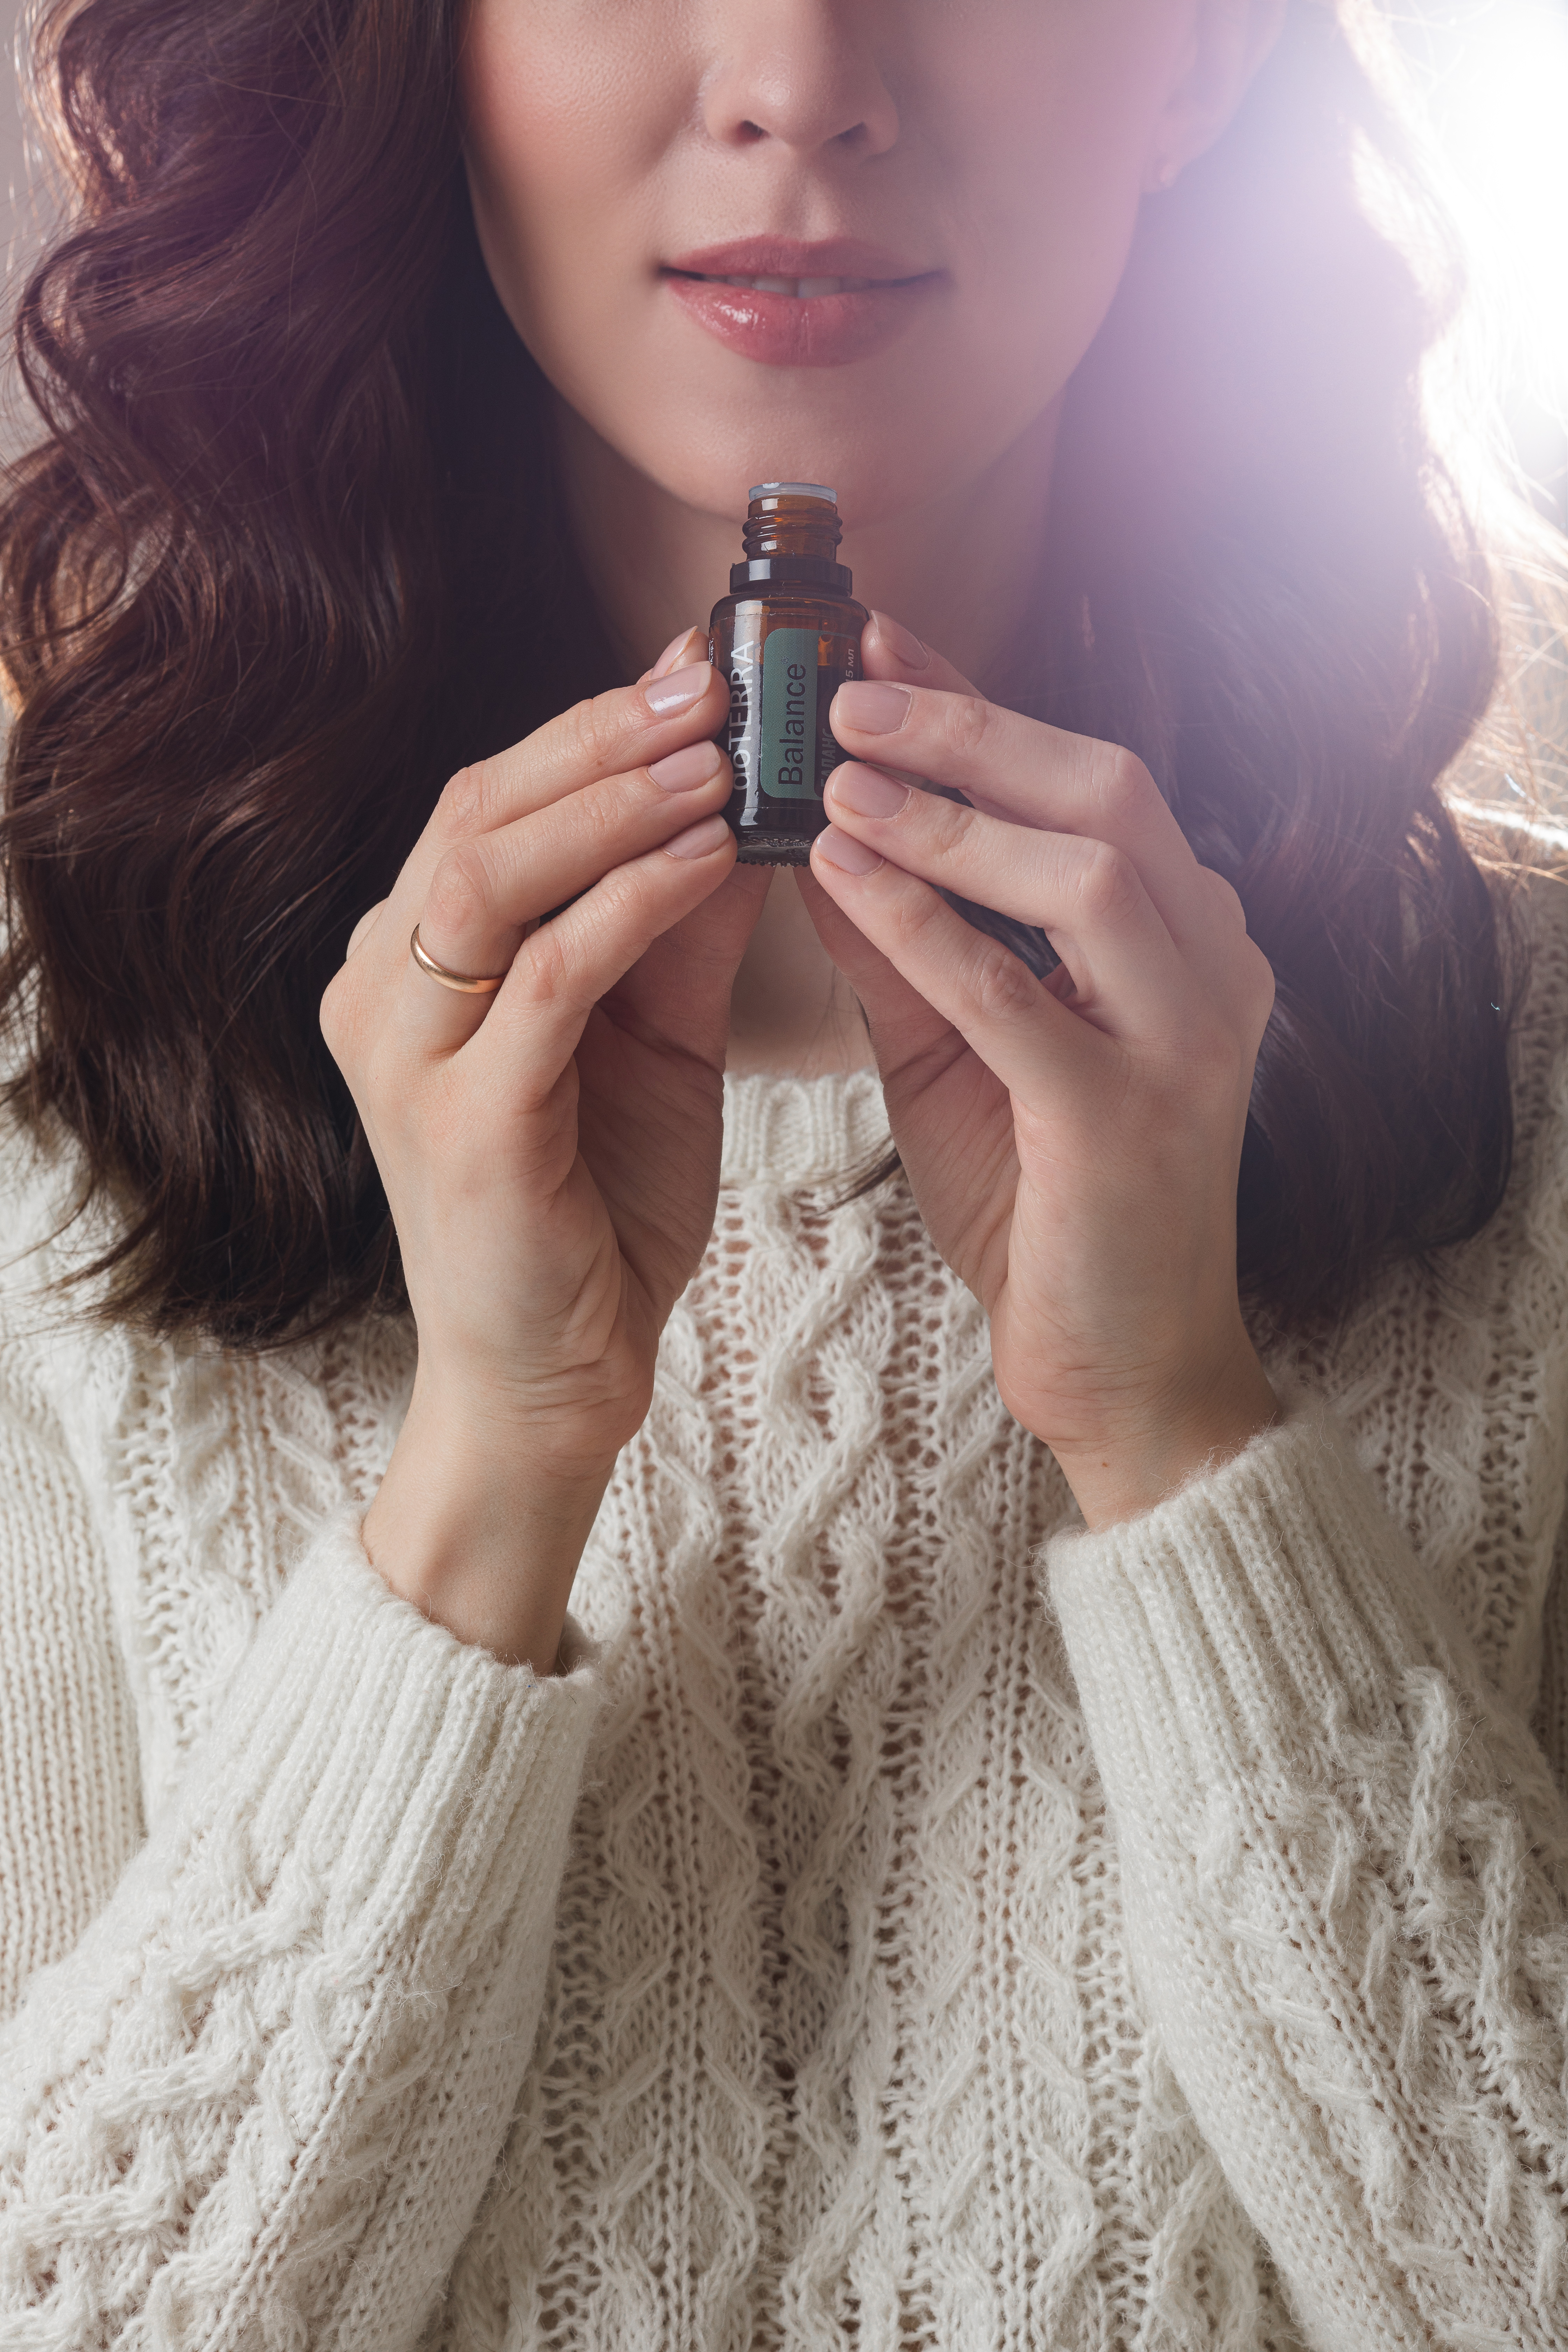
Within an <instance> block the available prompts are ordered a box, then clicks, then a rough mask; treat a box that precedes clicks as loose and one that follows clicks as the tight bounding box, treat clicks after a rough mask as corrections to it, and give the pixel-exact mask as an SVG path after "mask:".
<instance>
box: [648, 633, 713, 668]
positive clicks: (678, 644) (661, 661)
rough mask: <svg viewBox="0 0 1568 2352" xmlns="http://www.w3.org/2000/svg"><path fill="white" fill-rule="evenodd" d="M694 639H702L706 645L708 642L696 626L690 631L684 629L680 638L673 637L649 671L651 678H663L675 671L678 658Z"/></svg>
mask: <svg viewBox="0 0 1568 2352" xmlns="http://www.w3.org/2000/svg"><path fill="white" fill-rule="evenodd" d="M693 637H701V638H702V642H703V644H704V645H706V644H707V642H708V640H707V638H706V636H704V635H703V633H702V631H701V630H700V629H699V628H697V627H695V626H693V627H691V628H689V629H682V631H681V632H680V635H679V636H678V637H671V639H670V641H669V643H668V645H667V646H666V647H665V649H664V651H663V652H662V653H661V654H660V656H659V657H658V660H657V661H656V662H655V664H654V666H653V667H652V668H651V669H650V670H649V672H648V676H649V677H650V678H654V677H663V676H664V674H665V672H666V671H667V670H669V669H673V668H674V667H675V664H676V660H677V657H678V656H679V655H680V654H682V653H683V652H684V651H685V649H686V647H687V646H689V644H690V642H691V640H692V638H693Z"/></svg>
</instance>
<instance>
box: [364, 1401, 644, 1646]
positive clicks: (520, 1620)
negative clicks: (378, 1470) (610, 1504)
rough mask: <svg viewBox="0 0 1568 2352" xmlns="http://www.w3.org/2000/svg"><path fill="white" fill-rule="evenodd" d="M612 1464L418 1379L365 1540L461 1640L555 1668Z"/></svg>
mask: <svg viewBox="0 0 1568 2352" xmlns="http://www.w3.org/2000/svg"><path fill="white" fill-rule="evenodd" d="M613 1467H614V1457H613V1456H610V1457H609V1458H608V1459H605V1458H604V1457H603V1456H602V1454H599V1453H596V1452H595V1451H594V1450H593V1449H592V1448H589V1447H586V1446H584V1447H578V1446H575V1445H574V1446H571V1447H566V1446H563V1444H561V1443H560V1442H559V1441H558V1440H554V1439H552V1443H551V1445H550V1447H549V1450H548V1453H547V1451H546V1448H545V1446H544V1444H542V1442H541V1439H540V1436H539V1434H538V1433H534V1432H531V1430H530V1428H529V1426H528V1424H527V1423H526V1422H525V1421H523V1420H522V1419H521V1418H518V1417H509V1416H506V1415H503V1414H500V1413H497V1412H493V1411H490V1410H489V1409H488V1408H486V1407H484V1406H482V1405H481V1406H473V1405H469V1404H467V1403H465V1402H459V1401H458V1400H457V1399H455V1398H454V1397H453V1396H452V1395H451V1393H450V1392H449V1391H443V1390H440V1389H438V1388H437V1386H436V1385H435V1384H434V1383H427V1384H426V1385H424V1386H421V1385H420V1383H419V1382H417V1381H416V1385H415V1391H414V1397H413V1400H412V1402H411V1403H410V1406H409V1411H408V1418H407V1420H406V1421H405V1423H404V1427H403V1430H402V1432H401V1433H400V1435H399V1437H398V1441H397V1444H396V1446H395V1449H394V1452H393V1457H392V1461H391V1463H390V1464H389V1465H388V1467H387V1472H386V1475H385V1477H384V1479H383V1481H382V1483H381V1486H380V1488H379V1490H378V1491H377V1494H376V1496H375V1498H374V1501H373V1502H372V1504H371V1507H370V1509H369V1510H368V1511H367V1512H366V1514H365V1519H364V1528H363V1537H364V1546H365V1550H366V1552H367V1553H368V1555H369V1557H370V1559H371V1561H372V1564H373V1565H374V1567H375V1569H376V1570H378V1572H379V1573H380V1574H381V1575H382V1576H383V1577H384V1580H385V1581H386V1582H387V1584H388V1585H389V1586H390V1587H391V1589H392V1591H394V1592H395V1593H397V1594H398V1595H399V1597H400V1598H401V1599H403V1600H405V1601H411V1602H412V1603H413V1605H414V1606H415V1607H416V1609H419V1610H421V1611H422V1612H424V1614H425V1615H426V1617H429V1618H431V1619H433V1620H434V1622H436V1623H437V1624H439V1625H444V1626H445V1627H446V1628H447V1632H448V1633H454V1634H455V1635H456V1636H457V1638H458V1641H460V1642H467V1643H475V1644H477V1645H478V1646H479V1647H480V1648H482V1649H486V1650H488V1651H489V1652H490V1653H491V1654H492V1655H493V1656H495V1657H496V1658H498V1659H500V1660H501V1661H502V1662H503V1663H505V1664H519V1663H523V1662H526V1663H527V1664H530V1665H531V1666H532V1668H533V1670H534V1672H535V1674H538V1675H552V1674H553V1673H554V1671H555V1664H556V1654H557V1652H558V1650H559V1647H560V1643H561V1633H562V1627H563V1623H564V1622H565V1616H566V1610H567V1605H568V1603H569V1601H570V1599H571V1594H572V1585H573V1580H574V1578H575V1576H576V1573H577V1566H578V1563H579V1561H580V1560H581V1559H582V1557H583V1550H584V1545H585V1544H586V1542H587V1540H588V1536H589V1533H590V1531H591V1529H592V1528H593V1525H594V1520H595V1517H596V1516H597V1513H598V1509H599V1505H600V1503H601V1502H602V1501H603V1499H604V1494H605V1487H606V1486H607V1485H608V1484H609V1478H610V1473H611V1470H612V1469H613Z"/></svg>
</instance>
